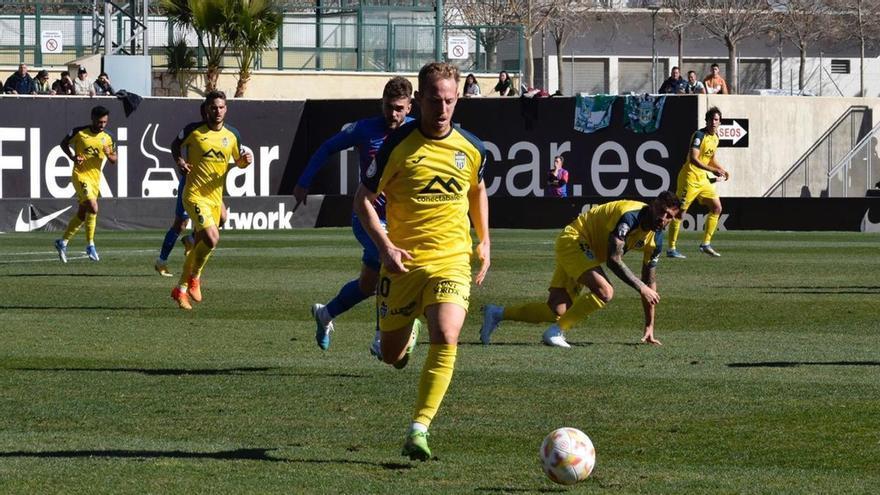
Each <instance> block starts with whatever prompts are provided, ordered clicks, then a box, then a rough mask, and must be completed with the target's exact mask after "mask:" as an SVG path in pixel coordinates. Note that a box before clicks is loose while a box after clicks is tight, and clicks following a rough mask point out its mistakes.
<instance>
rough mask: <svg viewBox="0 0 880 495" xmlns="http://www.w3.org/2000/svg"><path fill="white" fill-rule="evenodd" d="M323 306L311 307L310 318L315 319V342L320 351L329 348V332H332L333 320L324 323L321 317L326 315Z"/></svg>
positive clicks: (315, 305)
mask: <svg viewBox="0 0 880 495" xmlns="http://www.w3.org/2000/svg"><path fill="white" fill-rule="evenodd" d="M324 307H325V306H324V305H323V304H314V305H312V316H314V317H315V341H316V342H317V343H318V347H320V348H321V350H322V351H326V350H327V349H329V348H330V332H332V331H333V320H332V319H331V320H327V321H324V318H323V317H322V316H321V315H323V314H326V310H324Z"/></svg>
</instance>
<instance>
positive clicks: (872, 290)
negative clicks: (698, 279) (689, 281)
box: [718, 285, 880, 294]
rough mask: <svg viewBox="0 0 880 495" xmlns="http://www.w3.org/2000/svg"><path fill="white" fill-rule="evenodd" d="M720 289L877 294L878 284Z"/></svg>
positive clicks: (757, 286)
mask: <svg viewBox="0 0 880 495" xmlns="http://www.w3.org/2000/svg"><path fill="white" fill-rule="evenodd" d="M718 288H720V289H759V290H761V293H762V294H878V293H880V286H878V285H825V286H821V285H740V286H733V285H727V286H718Z"/></svg>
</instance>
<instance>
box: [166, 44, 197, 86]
mask: <svg viewBox="0 0 880 495" xmlns="http://www.w3.org/2000/svg"><path fill="white" fill-rule="evenodd" d="M165 56H166V57H167V58H168V73H169V74H171V75H172V76H174V78H175V79H176V80H177V85H178V87H179V88H180V95H181V96H186V87H187V85H188V84H189V83H190V81H191V80H192V77H193V76H192V73H191V71H192V70H193V69H194V68H195V67H196V52H195V50H193V49H192V48H190V47H189V46H188V45H187V44H186V39H185V38H183V37H181V38H179V39H178V40H177V41H175V42H174V43H173V44H171V45H169V46H167V47H165Z"/></svg>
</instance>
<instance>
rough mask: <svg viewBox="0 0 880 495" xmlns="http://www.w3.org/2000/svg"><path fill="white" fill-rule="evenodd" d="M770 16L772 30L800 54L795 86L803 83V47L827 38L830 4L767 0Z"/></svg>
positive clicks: (818, 0)
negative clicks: (771, 11)
mask: <svg viewBox="0 0 880 495" xmlns="http://www.w3.org/2000/svg"><path fill="white" fill-rule="evenodd" d="M770 1H771V8H772V9H773V10H774V12H775V14H774V17H775V18H776V19H777V20H778V22H776V23H774V24H775V26H774V31H776V32H778V33H779V34H781V35H782V36H783V37H784V38H785V39H787V40H788V41H790V42H791V43H792V44H793V45H794V46H795V47H797V49H798V52H799V53H800V68H799V70H798V89H800V90H802V91H803V89H804V85H805V84H806V70H807V49H808V48H809V47H810V46H812V45H813V44H814V43H816V42H818V41H819V40H821V39H823V38H828V33H829V30H828V29H827V27H828V26H829V25H830V17H831V16H830V14H831V7H830V5H829V4H828V2H827V1H825V0H770Z"/></svg>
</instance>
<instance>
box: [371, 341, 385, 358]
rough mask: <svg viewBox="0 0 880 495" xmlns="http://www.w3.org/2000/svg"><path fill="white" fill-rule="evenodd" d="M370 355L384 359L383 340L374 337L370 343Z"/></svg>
mask: <svg viewBox="0 0 880 495" xmlns="http://www.w3.org/2000/svg"><path fill="white" fill-rule="evenodd" d="M370 355H372V356H375V357H376V359H378V360H379V361H381V360H382V341H381V340H379V339H378V338H374V339H373V343H372V344H370Z"/></svg>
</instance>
